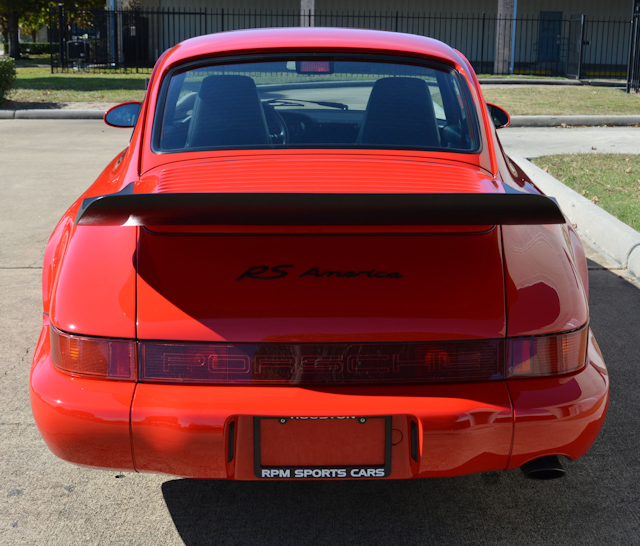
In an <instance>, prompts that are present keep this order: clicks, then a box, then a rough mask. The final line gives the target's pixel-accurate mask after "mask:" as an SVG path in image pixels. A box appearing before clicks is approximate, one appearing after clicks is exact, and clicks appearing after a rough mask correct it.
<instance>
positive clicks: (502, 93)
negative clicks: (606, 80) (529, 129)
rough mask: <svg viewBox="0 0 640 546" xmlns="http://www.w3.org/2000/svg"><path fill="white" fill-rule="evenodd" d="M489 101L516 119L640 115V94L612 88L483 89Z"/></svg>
mask: <svg viewBox="0 0 640 546" xmlns="http://www.w3.org/2000/svg"><path fill="white" fill-rule="evenodd" d="M482 93H483V94H484V98H485V100H486V101H487V102H492V103H493V104H497V105H498V106H501V107H502V108H504V109H505V110H506V111H507V112H509V114H511V115H512V116H524V115H530V116H535V115H568V114H626V115H640V95H634V94H628V93H625V92H624V91H623V90H621V89H613V88H610V87H589V86H581V87H578V86H573V85H571V86H569V85H567V86H565V85H532V86H528V85H526V86H525V85H514V86H509V87H507V88H495V87H493V88H486V87H485V88H483V89H482Z"/></svg>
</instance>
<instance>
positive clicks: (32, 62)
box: [16, 53, 51, 66]
mask: <svg viewBox="0 0 640 546" xmlns="http://www.w3.org/2000/svg"><path fill="white" fill-rule="evenodd" d="M50 63H51V55H50V54H49V53H42V54H38V55H28V56H27V57H22V58H21V59H18V60H17V61H16V64H17V65H28V66H36V65H39V64H40V65H42V64H47V65H48V64H50Z"/></svg>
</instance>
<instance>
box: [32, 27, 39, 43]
mask: <svg viewBox="0 0 640 546" xmlns="http://www.w3.org/2000/svg"><path fill="white" fill-rule="evenodd" d="M37 37H38V31H37V30H32V31H31V41H32V42H33V43H34V44H35V43H36V38H37Z"/></svg>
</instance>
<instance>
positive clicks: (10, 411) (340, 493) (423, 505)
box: [0, 120, 640, 545]
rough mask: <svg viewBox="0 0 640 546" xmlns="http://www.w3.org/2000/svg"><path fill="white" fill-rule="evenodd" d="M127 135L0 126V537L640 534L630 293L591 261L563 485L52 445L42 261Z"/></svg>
mask: <svg viewBox="0 0 640 546" xmlns="http://www.w3.org/2000/svg"><path fill="white" fill-rule="evenodd" d="M560 132H561V133H563V134H567V135H569V134H571V133H570V132H569V131H568V130H562V131H560ZM128 138H129V132H128V131H126V130H118V129H111V128H108V127H106V126H105V125H104V124H102V123H101V122H95V121H26V120H25V121H0V228H1V233H2V243H3V244H2V246H0V303H1V307H0V308H1V309H2V312H1V313H0V328H1V330H0V331H1V334H0V378H1V381H0V400H1V401H2V408H3V415H2V417H1V418H0V476H1V477H2V488H1V489H0V544H7V545H9V544H11V545H16V544H60V545H75V544H83V545H84V544H100V545H105V544H127V545H129V544H149V545H157V544H163V545H171V544H187V545H204V544H296V545H298V544H403V545H404V544H421V545H424V544H438V545H443V544H451V545H465V544H470V545H471V544H473V545H475V544H505V545H506V544H544V545H548V544H558V545H565V544H580V545H588V544H593V545H596V544H597V545H600V544H638V543H640V539H639V537H640V509H639V507H640V454H639V453H640V449H639V447H640V429H639V427H638V415H640V388H639V387H640V335H639V333H640V291H639V290H638V289H637V288H636V287H635V286H634V285H632V284H630V283H629V282H627V281H625V280H623V279H621V278H620V277H618V275H616V274H615V272H611V271H608V270H606V269H602V268H598V269H592V270H591V271H590V281H591V323H592V327H593V330H594V332H595V334H596V336H597V338H598V341H599V343H600V346H601V348H602V351H603V353H604V355H605V358H606V360H607V364H608V366H609V370H610V373H611V384H612V398H611V405H610V409H609V416H608V418H607V422H606V424H605V427H604V430H603V431H602V434H601V435H600V437H599V439H598V440H597V442H596V444H595V446H594V447H593V449H592V450H591V451H590V452H589V453H588V454H587V455H586V456H585V457H583V458H582V459H580V460H579V461H576V462H575V463H573V464H571V465H570V466H569V468H568V476H567V477H566V478H564V479H562V480H557V481H553V482H534V481H528V480H525V479H524V477H523V476H522V474H521V473H520V472H519V471H512V472H508V473H488V474H482V475H476V476H468V477H462V478H456V479H437V480H429V481H411V482H403V481H387V482H280V483H277V482H260V483H248V482H215V481H212V482H206V481H197V480H183V479H177V478H173V477H170V476H156V475H146V474H134V473H117V472H111V471H98V470H90V469H85V468H80V467H76V466H73V465H71V464H68V463H66V462H63V461H61V460H59V459H57V458H56V457H54V456H53V455H51V454H50V453H49V451H48V449H47V448H46V446H45V445H44V442H43V441H42V440H41V438H40V435H39V434H38V431H37V430H36V427H35V424H34V423H33V419H32V416H31V410H30V406H29V397H28V377H29V368H30V364H31V357H32V352H33V348H34V345H35V342H36V338H37V335H38V332H39V328H40V320H41V314H40V313H41V303H40V276H41V269H40V266H41V262H42V255H43V251H44V247H45V244H46V241H47V238H48V236H49V234H50V232H51V231H52V229H53V227H54V225H55V222H56V221H57V220H58V218H59V217H60V216H61V214H62V213H63V212H64V210H65V208H66V207H68V206H69V205H70V204H71V203H72V201H73V200H74V199H75V197H76V196H77V195H79V194H80V193H81V191H82V190H83V189H84V188H86V187H87V186H88V184H89V183H90V182H91V181H93V179H94V178H95V177H96V176H97V175H98V173H99V172H100V170H101V168H102V167H103V166H104V165H106V164H107V162H108V160H109V159H111V158H112V157H113V156H115V154H116V153H117V152H118V151H119V150H121V149H122V148H123V147H124V146H126V144H127V141H128ZM591 265H592V266H593V267H598V266H597V265H596V264H594V263H591Z"/></svg>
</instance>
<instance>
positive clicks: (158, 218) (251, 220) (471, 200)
mask: <svg viewBox="0 0 640 546" xmlns="http://www.w3.org/2000/svg"><path fill="white" fill-rule="evenodd" d="M505 188H506V186H505ZM564 222H565V219H564V216H563V214H562V212H561V210H560V208H559V207H558V205H557V203H556V202H555V200H554V199H552V198H550V197H546V196H544V195H534V194H528V193H523V192H518V191H516V190H513V189H511V188H509V193H496V194H490V193H412V194H407V193H394V194H388V193H384V194H381V193H367V194H361V193H358V194H354V193H151V194H133V185H132V184H131V185H129V186H127V187H126V188H125V189H124V190H122V191H121V192H119V193H115V194H110V195H103V196H100V197H93V198H89V199H85V200H84V201H83V203H82V206H81V207H80V210H79V211H78V215H77V217H76V224H80V225H90V226H122V225H128V226H131V225H137V226H144V225H151V226H161V225H243V226H271V225H274V226H331V225H337V226H368V225H372V226H373V225H376V226H379V225H384V226H398V225H415V226H419V225H495V224H516V225H526V224H562V223H564Z"/></svg>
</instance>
